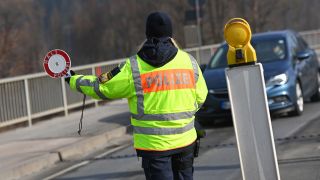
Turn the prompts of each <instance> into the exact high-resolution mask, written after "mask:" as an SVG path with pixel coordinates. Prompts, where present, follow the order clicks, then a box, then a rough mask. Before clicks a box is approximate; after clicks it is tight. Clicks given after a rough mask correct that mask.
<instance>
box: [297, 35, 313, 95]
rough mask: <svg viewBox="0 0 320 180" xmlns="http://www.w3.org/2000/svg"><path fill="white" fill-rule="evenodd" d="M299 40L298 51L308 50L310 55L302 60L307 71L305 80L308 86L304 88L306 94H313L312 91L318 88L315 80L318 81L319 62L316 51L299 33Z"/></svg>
mask: <svg viewBox="0 0 320 180" xmlns="http://www.w3.org/2000/svg"><path fill="white" fill-rule="evenodd" d="M297 40H298V53H299V52H306V53H308V54H309V57H308V58H306V59H303V60H301V61H304V63H305V65H304V66H303V68H304V70H303V71H304V72H305V74H304V75H305V77H304V79H305V81H306V82H307V83H306V87H305V88H304V91H305V95H307V96H309V95H312V93H313V92H312V91H313V90H314V89H315V88H316V87H315V86H316V84H317V83H315V82H317V68H316V67H317V66H318V65H317V63H316V62H315V60H314V55H315V54H314V51H313V50H311V49H310V48H309V46H308V44H307V43H306V42H305V41H304V40H303V39H302V37H301V36H300V35H297Z"/></svg>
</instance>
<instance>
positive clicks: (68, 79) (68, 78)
mask: <svg viewBox="0 0 320 180" xmlns="http://www.w3.org/2000/svg"><path fill="white" fill-rule="evenodd" d="M75 74H76V73H75V72H74V71H72V70H70V71H69V72H68V73H67V74H66V75H65V76H64V80H65V81H66V82H67V83H68V84H69V83H70V78H71V76H73V75H75Z"/></svg>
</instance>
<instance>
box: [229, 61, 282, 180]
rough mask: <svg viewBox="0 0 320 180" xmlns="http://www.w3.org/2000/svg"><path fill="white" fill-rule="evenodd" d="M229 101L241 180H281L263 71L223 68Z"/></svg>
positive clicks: (248, 67)
mask: <svg viewBox="0 0 320 180" xmlns="http://www.w3.org/2000/svg"><path fill="white" fill-rule="evenodd" d="M226 77H227V84H228V93H229V99H230V102H231V110H232V118H233V124H234V128H235V132H236V139H237V144H238V151H239V157H240V164H241V171H242V177H243V179H244V180H251V179H265V180H267V179H273V180H280V175H279V168H278V162H277V156H276V151H275V145H274V141H273V132H272V126H271V119H270V114H269V107H268V103H267V95H266V91H265V82H264V78H263V68H262V65H261V64H260V63H257V64H255V65H246V66H239V67H233V68H228V69H226Z"/></svg>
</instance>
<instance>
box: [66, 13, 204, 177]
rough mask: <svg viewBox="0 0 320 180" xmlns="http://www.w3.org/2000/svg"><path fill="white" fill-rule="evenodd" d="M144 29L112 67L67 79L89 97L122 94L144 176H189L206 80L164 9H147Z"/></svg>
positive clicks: (191, 170) (99, 97) (73, 87)
mask: <svg viewBox="0 0 320 180" xmlns="http://www.w3.org/2000/svg"><path fill="white" fill-rule="evenodd" d="M145 33H146V41H145V43H144V44H143V46H142V47H141V49H140V50H139V51H138V53H137V54H136V55H134V56H132V57H130V58H128V59H127V60H126V61H125V62H124V63H122V64H120V65H119V66H118V67H116V68H115V69H113V70H112V71H110V72H108V73H104V74H102V75H100V77H96V76H91V75H88V76H84V75H77V74H74V75H73V76H71V78H70V79H67V80H68V81H69V84H70V87H71V89H73V90H77V91H79V92H81V93H84V94H86V95H89V96H91V97H93V98H95V99H103V100H106V99H117V98H127V99H128V103H129V109H130V112H131V124H132V126H133V139H134V148H135V149H136V151H137V155H138V156H139V157H142V167H143V169H144V173H145V176H146V179H147V180H151V179H152V180H171V179H175V180H178V179H184V180H189V179H193V159H194V148H195V142H196V139H197V134H196V130H195V127H194V121H195V120H194V114H195V112H196V111H197V110H198V109H199V108H200V107H201V105H202V103H203V102H204V101H205V98H206V96H207V93H208V91H207V87H206V83H205V81H204V78H203V76H202V73H201V70H200V68H199V66H198V64H197V62H196V60H195V59H194V58H193V57H192V56H191V55H190V54H188V53H186V52H184V51H183V50H181V49H179V48H178V47H177V46H176V45H175V43H174V40H173V39H172V38H171V37H172V24H171V20H170V18H169V16H168V15H167V14H165V13H163V12H154V13H151V14H149V16H148V18H147V22H146V31H145Z"/></svg>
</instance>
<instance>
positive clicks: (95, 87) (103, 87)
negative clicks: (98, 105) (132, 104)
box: [70, 60, 135, 99]
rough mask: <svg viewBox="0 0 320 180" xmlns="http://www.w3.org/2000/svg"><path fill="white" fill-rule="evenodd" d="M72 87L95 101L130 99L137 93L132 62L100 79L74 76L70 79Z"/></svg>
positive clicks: (91, 76) (90, 76)
mask: <svg viewBox="0 0 320 180" xmlns="http://www.w3.org/2000/svg"><path fill="white" fill-rule="evenodd" d="M70 87H71V89H72V90H76V91H79V92H81V93H83V94H86V95H88V96H90V97H92V98H94V99H117V98H130V97H132V96H133V95H134V93H135V89H134V85H133V79H132V73H131V67H130V61H129V60H127V61H126V62H125V63H124V64H121V65H119V66H118V67H117V68H115V69H113V70H112V71H111V72H108V73H106V74H102V76H100V77H97V76H93V75H86V76H84V75H74V76H72V77H71V79H70Z"/></svg>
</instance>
